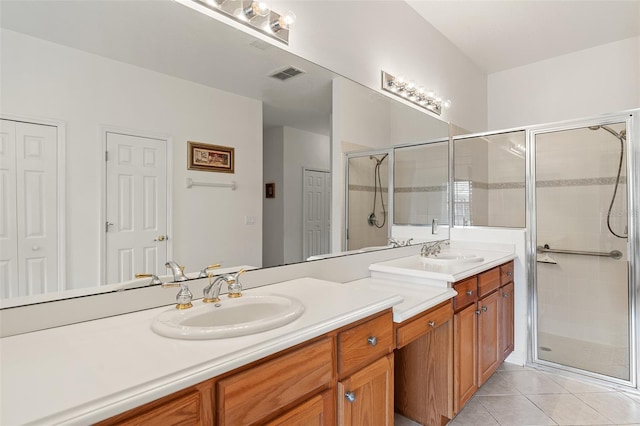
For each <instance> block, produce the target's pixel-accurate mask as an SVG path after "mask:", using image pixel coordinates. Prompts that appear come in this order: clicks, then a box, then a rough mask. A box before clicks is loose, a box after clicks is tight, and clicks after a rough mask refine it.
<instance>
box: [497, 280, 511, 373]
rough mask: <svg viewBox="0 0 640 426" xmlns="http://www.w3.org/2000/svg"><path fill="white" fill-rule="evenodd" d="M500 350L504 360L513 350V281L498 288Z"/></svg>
mask: <svg viewBox="0 0 640 426" xmlns="http://www.w3.org/2000/svg"><path fill="white" fill-rule="evenodd" d="M498 335H499V336H500V351H501V356H500V357H501V360H502V361H504V359H505V358H507V356H509V354H510V353H511V352H513V283H509V284H507V285H505V286H504V287H502V288H501V289H500V333H498Z"/></svg>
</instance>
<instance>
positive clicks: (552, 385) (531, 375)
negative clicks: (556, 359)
mask: <svg viewBox="0 0 640 426" xmlns="http://www.w3.org/2000/svg"><path fill="white" fill-rule="evenodd" d="M498 374H500V375H501V376H502V377H503V378H504V380H505V381H506V382H507V383H508V384H509V385H510V386H513V387H514V388H515V389H516V390H518V391H519V392H520V393H522V394H524V395H534V394H541V393H569V392H568V391H567V390H566V389H565V388H563V387H562V386H560V385H559V384H557V383H556V382H554V381H553V380H551V379H550V378H549V377H548V376H547V375H545V374H544V373H542V372H540V371H535V370H524V371H501V372H500V373H498Z"/></svg>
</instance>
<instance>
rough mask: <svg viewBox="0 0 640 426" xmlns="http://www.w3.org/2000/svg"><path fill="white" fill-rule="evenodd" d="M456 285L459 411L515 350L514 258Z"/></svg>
mask: <svg viewBox="0 0 640 426" xmlns="http://www.w3.org/2000/svg"><path fill="white" fill-rule="evenodd" d="M474 283H476V284H477V288H475V289H474ZM453 288H454V289H455V290H456V291H457V292H458V296H456V297H454V301H453V304H454V308H455V313H454V320H453V325H454V327H453V328H454V332H453V334H454V343H453V345H454V350H453V353H454V361H453V370H454V389H453V394H454V396H453V405H454V408H453V410H454V413H455V414H457V413H459V412H460V410H462V408H463V407H464V405H465V404H466V402H467V401H468V400H469V399H470V398H471V397H472V396H473V394H474V393H475V392H476V391H477V390H478V388H479V387H480V386H482V385H483V384H484V383H485V382H486V381H487V380H488V379H489V378H490V377H491V375H492V374H493V373H494V372H495V371H496V369H497V368H498V367H499V366H500V364H501V363H502V361H504V359H505V358H506V357H507V356H508V355H509V354H510V353H511V352H512V351H513V348H514V344H513V317H514V313H513V308H514V304H513V261H511V262H508V263H506V264H504V265H501V266H498V267H495V268H492V269H490V270H488V271H486V272H483V273H481V274H478V275H477V276H475V277H471V278H467V279H465V280H462V281H459V282H457V283H454V286H453Z"/></svg>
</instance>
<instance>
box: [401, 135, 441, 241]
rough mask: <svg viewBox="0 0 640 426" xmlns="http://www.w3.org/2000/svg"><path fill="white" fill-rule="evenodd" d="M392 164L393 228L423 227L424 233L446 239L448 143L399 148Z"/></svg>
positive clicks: (438, 142) (437, 142)
mask: <svg viewBox="0 0 640 426" xmlns="http://www.w3.org/2000/svg"><path fill="white" fill-rule="evenodd" d="M394 164H395V167H394V179H393V186H394V188H393V195H394V203H393V222H394V225H398V226H416V225H417V226H425V225H426V226H427V227H430V228H432V229H428V230H427V231H426V232H427V233H430V234H431V235H433V236H436V235H440V234H441V233H442V235H444V236H445V238H448V232H447V231H446V225H448V221H449V220H448V217H449V191H448V187H449V166H448V164H449V143H448V140H442V141H436V142H433V143H425V144H421V145H413V146H404V147H398V148H396V149H395V150H394Z"/></svg>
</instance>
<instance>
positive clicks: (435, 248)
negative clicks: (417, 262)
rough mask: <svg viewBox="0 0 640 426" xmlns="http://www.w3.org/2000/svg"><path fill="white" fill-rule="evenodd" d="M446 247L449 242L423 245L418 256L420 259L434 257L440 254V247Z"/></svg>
mask: <svg viewBox="0 0 640 426" xmlns="http://www.w3.org/2000/svg"><path fill="white" fill-rule="evenodd" d="M448 245H449V240H442V241H435V242H430V243H424V244H422V248H421V249H420V256H422V257H429V256H435V255H437V254H438V253H440V250H441V249H442V247H441V246H448Z"/></svg>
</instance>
